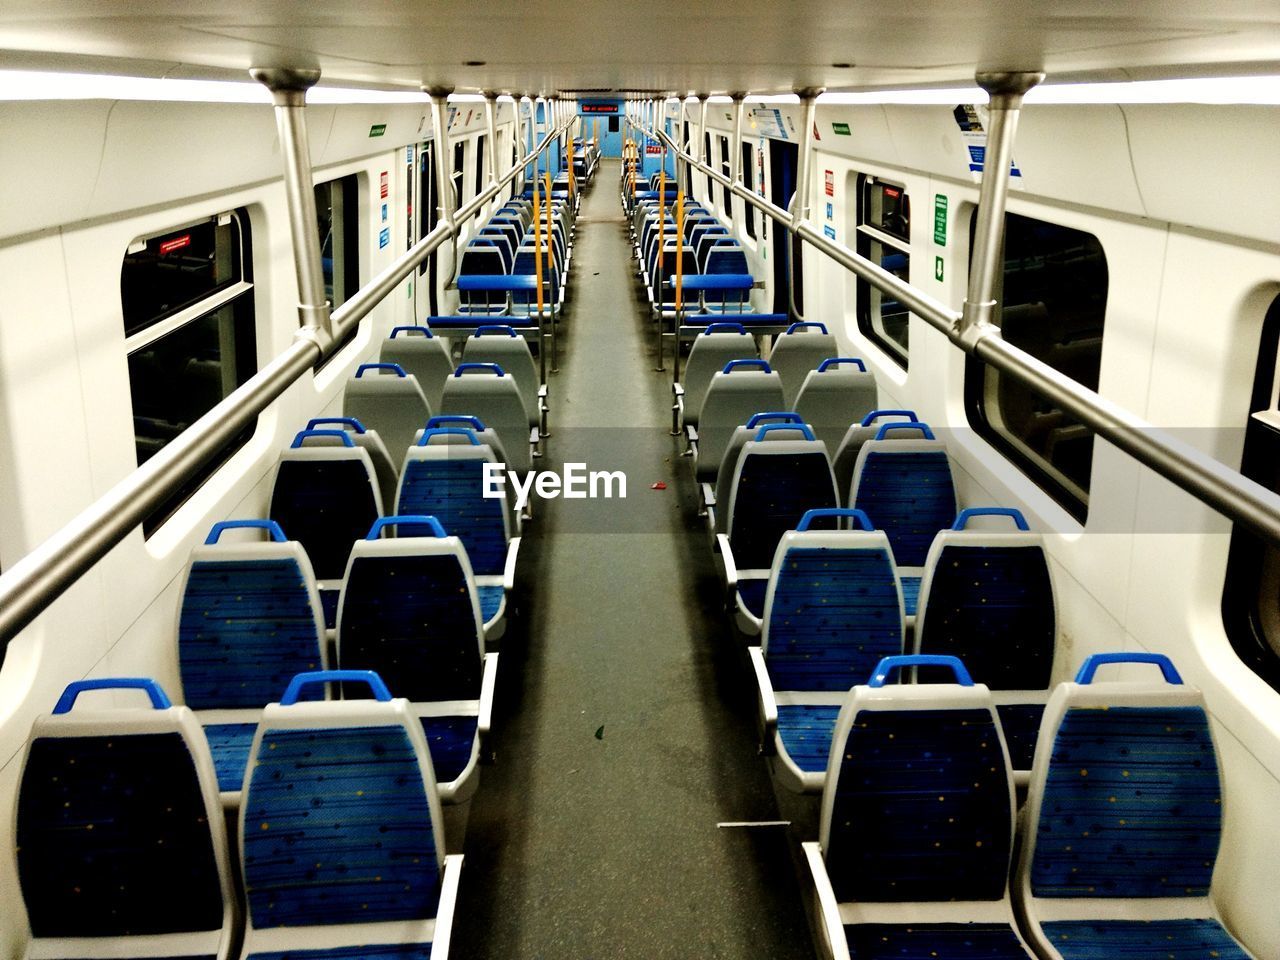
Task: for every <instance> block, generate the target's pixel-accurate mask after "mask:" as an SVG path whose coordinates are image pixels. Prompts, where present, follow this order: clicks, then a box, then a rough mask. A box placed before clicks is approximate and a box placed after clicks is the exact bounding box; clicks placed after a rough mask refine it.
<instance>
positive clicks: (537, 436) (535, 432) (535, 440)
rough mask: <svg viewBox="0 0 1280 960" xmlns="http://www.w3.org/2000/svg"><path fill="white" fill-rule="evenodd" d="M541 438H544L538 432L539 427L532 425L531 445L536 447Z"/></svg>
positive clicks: (530, 429) (530, 431)
mask: <svg viewBox="0 0 1280 960" xmlns="http://www.w3.org/2000/svg"><path fill="white" fill-rule="evenodd" d="M540 439H542V435H541V434H540V433H539V432H538V428H537V427H530V428H529V446H531V447H536V446H537V445H538V441H539V440H540Z"/></svg>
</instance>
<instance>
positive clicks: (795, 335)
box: [769, 323, 839, 452]
mask: <svg viewBox="0 0 1280 960" xmlns="http://www.w3.org/2000/svg"><path fill="white" fill-rule="evenodd" d="M838 355H839V349H838V345H837V343H836V338H835V337H834V336H832V335H831V334H830V333H828V332H827V327H826V324H822V323H793V324H791V326H789V327H787V332H786V333H784V334H782V335H781V336H779V337H775V338H774V341H773V349H772V350H770V351H769V366H771V367H773V369H775V370H777V371H778V376H780V377H781V378H782V406H781V407H779V409H780V410H794V409H795V406H796V398H797V397H798V396H800V388H801V387H802V386H804V381H805V377H807V376H808V375H809V371H810V370H816V369H818V367H819V366H820V365H821V364H822V361H823V360H826V359H827V358H828V357H834V356H838ZM833 452H834V451H833Z"/></svg>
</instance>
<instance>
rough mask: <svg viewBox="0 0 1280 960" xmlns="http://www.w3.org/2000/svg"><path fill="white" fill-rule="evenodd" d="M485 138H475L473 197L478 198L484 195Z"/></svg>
mask: <svg viewBox="0 0 1280 960" xmlns="http://www.w3.org/2000/svg"><path fill="white" fill-rule="evenodd" d="M485 139H486V138H485V137H477V138H476V192H475V193H473V194H472V196H473V197H478V196H480V194H482V193H484V148H485Z"/></svg>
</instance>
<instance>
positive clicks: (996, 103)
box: [955, 72, 1044, 350]
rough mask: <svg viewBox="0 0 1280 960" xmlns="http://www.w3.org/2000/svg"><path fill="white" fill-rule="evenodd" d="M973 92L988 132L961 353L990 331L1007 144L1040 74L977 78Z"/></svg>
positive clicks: (959, 328) (1009, 160) (959, 329)
mask: <svg viewBox="0 0 1280 960" xmlns="http://www.w3.org/2000/svg"><path fill="white" fill-rule="evenodd" d="M974 79H976V80H977V82H978V86H980V87H982V89H984V90H986V91H987V93H988V94H989V95H990V97H991V100H990V103H989V104H988V106H987V110H988V116H989V118H990V129H989V130H988V131H987V150H986V156H985V157H984V160H983V165H982V186H981V188H980V190H979V193H978V216H977V222H976V223H975V225H974V230H973V259H972V261H971V262H970V266H969V289H968V292H967V293H966V294H965V298H964V309H963V311H962V313H961V316H960V320H959V322H958V323H957V324H956V328H955V329H956V335H957V337H958V339H959V342H960V345H961V346H962V347H964V348H965V349H966V350H967V349H970V348H971V346H972V344H973V343H974V342H976V341H977V340H978V339H980V338H981V337H982V336H983V335H985V334H986V333H988V332H989V331H990V327H991V320H992V317H993V316H994V314H995V308H996V277H997V274H998V272H999V271H1000V269H1001V262H1000V259H1001V248H1002V247H1003V246H1004V211H1005V203H1006V201H1007V200H1008V197H1009V169H1010V167H1012V165H1013V139H1014V135H1015V134H1016V133H1017V130H1018V113H1019V112H1020V111H1021V109H1022V97H1023V95H1024V94H1025V93H1026V92H1027V91H1028V90H1030V89H1031V88H1032V87H1034V86H1035V85H1036V84H1037V83H1039V82H1040V81H1041V80H1043V79H1044V74H1043V73H981V72H980V73H978V74H977V75H976V76H975V78H974Z"/></svg>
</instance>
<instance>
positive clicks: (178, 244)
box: [160, 233, 191, 257]
mask: <svg viewBox="0 0 1280 960" xmlns="http://www.w3.org/2000/svg"><path fill="white" fill-rule="evenodd" d="M189 246H191V234H189V233H184V234H183V235H182V236H180V237H174V238H173V239H172V240H166V241H165V242H164V243H162V244H160V256H162V257H163V256H164V255H165V254H166V253H173V251H175V250H181V249H182V248H183V247H189Z"/></svg>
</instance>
